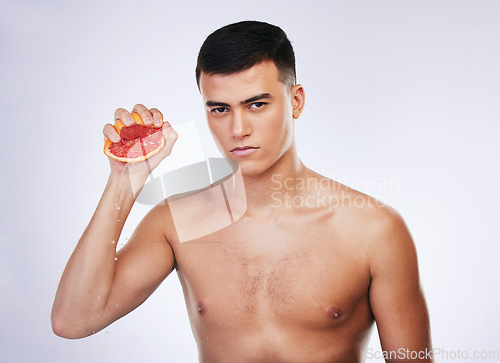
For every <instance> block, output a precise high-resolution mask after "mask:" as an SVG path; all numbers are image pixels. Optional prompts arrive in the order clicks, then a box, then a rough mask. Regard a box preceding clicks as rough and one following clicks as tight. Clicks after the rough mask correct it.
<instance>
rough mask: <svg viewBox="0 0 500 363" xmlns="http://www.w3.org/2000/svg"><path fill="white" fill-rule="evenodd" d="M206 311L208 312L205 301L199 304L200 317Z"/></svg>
mask: <svg viewBox="0 0 500 363" xmlns="http://www.w3.org/2000/svg"><path fill="white" fill-rule="evenodd" d="M206 310H207V306H206V305H205V303H204V302H203V301H201V300H200V301H199V302H198V313H199V314H200V315H203V314H204V313H205V311H206Z"/></svg>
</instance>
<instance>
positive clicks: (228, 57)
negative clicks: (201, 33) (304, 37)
mask: <svg viewBox="0 0 500 363" xmlns="http://www.w3.org/2000/svg"><path fill="white" fill-rule="evenodd" d="M263 61H272V62H273V63H274V64H275V65H276V68H278V71H279V80H280V81H281V82H283V83H285V84H290V85H295V83H296V73H295V55H294V53H293V47H292V44H291V43H290V40H289V39H288V37H287V36H286V34H285V32H284V31H283V30H282V29H281V28H279V27H277V26H275V25H271V24H268V23H264V22H260V21H241V22H238V23H234V24H229V25H226V26H224V27H222V28H220V29H218V30H216V31H215V32H213V33H212V34H210V35H209V36H208V37H207V39H206V40H205V42H204V43H203V45H202V46H201V49H200V52H199V53H198V62H197V65H196V83H197V84H198V88H199V87H200V75H201V72H203V73H205V74H209V75H212V74H225V75H230V74H234V73H238V72H241V71H244V70H247V69H250V68H252V67H253V66H254V65H256V64H259V63H261V62H263Z"/></svg>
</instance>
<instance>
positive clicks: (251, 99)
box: [205, 93, 272, 107]
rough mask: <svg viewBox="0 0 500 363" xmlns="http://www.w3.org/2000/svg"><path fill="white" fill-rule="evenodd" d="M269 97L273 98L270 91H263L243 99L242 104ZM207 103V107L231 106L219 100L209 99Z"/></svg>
mask: <svg viewBox="0 0 500 363" xmlns="http://www.w3.org/2000/svg"><path fill="white" fill-rule="evenodd" d="M269 98H272V96H271V94H270V93H261V94H259V95H257V96H253V97H250V98H247V99H246V100H244V101H241V102H240V104H242V105H244V104H247V103H252V102H255V101H258V100H262V99H269ZM205 104H206V105H207V107H215V106H218V107H231V106H230V105H229V103H225V102H218V101H207V102H206V103H205Z"/></svg>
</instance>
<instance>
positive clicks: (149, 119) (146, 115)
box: [132, 103, 153, 126]
mask: <svg viewBox="0 0 500 363" xmlns="http://www.w3.org/2000/svg"><path fill="white" fill-rule="evenodd" d="M132 112H135V113H137V114H138V115H139V116H141V119H142V122H143V123H144V125H146V126H152V125H153V115H152V114H151V112H150V111H149V110H148V109H147V108H146V106H144V105H141V104H140V103H139V104H137V105H135V106H134V108H133V109H132Z"/></svg>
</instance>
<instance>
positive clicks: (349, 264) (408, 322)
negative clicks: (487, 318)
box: [52, 22, 432, 363]
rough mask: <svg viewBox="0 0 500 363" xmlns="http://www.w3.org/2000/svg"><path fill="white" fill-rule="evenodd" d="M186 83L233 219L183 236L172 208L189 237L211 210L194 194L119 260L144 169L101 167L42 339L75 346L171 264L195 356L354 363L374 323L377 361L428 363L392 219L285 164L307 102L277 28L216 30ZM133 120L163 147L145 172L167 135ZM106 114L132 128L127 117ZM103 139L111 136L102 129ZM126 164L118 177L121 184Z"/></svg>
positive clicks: (155, 219)
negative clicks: (228, 167) (49, 330)
mask: <svg viewBox="0 0 500 363" xmlns="http://www.w3.org/2000/svg"><path fill="white" fill-rule="evenodd" d="M196 75H197V82H198V86H199V89H200V92H201V95H202V98H203V103H204V106H205V108H206V115H207V120H208V124H209V127H210V130H211V132H212V134H213V136H214V138H215V141H216V143H217V145H218V147H219V149H220V151H221V152H222V154H223V155H224V156H225V157H227V158H229V159H232V160H234V161H236V162H237V163H238V164H239V168H240V171H241V174H242V182H243V184H244V198H241V196H240V197H236V199H235V200H234V201H232V202H231V203H232V206H233V207H234V206H235V205H238V204H239V205H243V204H244V205H245V208H246V210H245V211H244V214H243V215H242V216H241V218H239V219H237V220H235V221H234V223H231V224H230V225H228V226H226V227H224V228H221V229H218V230H215V229H214V231H212V232H211V233H208V234H204V235H202V236H199V237H196V238H194V239H192V240H190V241H182V240H180V239H179V233H178V231H176V226H177V227H178V226H179V223H174V221H173V218H172V205H173V203H175V204H176V210H177V214H179V213H180V215H181V219H182V224H184V225H186V224H187V225H191V226H192V229H193V230H196V229H197V226H198V223H202V222H203V220H204V219H205V218H209V217H210V215H212V216H213V215H217V213H218V212H219V211H218V210H217V208H219V207H217V206H215V204H208V205H209V207H203V206H206V205H207V202H209V200H208V199H209V197H207V196H206V193H195V194H193V195H191V196H189V197H185V198H177V199H168V200H167V201H166V203H160V204H159V205H157V206H155V207H154V208H153V209H152V210H151V211H150V212H149V213H148V214H147V215H146V216H145V217H144V219H143V220H142V221H141V223H140V224H139V225H138V226H137V229H136V230H135V232H134V234H133V235H132V236H131V238H130V240H129V241H128V243H127V244H126V245H125V246H124V247H123V248H122V249H120V250H119V251H118V252H116V243H115V242H113V241H117V240H118V239H119V236H120V233H121V230H122V227H123V224H124V223H125V220H126V218H127V216H128V213H129V211H130V209H131V207H132V205H133V203H134V193H132V192H131V188H130V185H131V184H139V185H143V184H144V182H145V181H146V178H147V176H148V173H149V170H148V168H147V167H146V166H145V165H146V162H141V163H139V164H133V165H130V166H128V167H127V166H126V165H124V164H122V163H120V162H116V161H114V160H110V163H111V173H110V176H109V181H108V184H107V185H106V188H105V190H104V193H103V195H102V198H101V200H100V202H99V205H98V207H97V209H96V211H95V214H94V216H93V217H92V219H91V221H90V223H89V226H88V227H87V229H86V230H85V232H84V233H83V235H82V237H81V239H80V241H79V242H78V244H77V246H76V249H75V251H74V253H73V255H72V256H71V258H70V260H69V262H68V265H67V267H66V269H65V271H64V273H63V276H62V278H61V282H60V285H59V288H58V291H57V294H56V297H55V301H54V306H53V310H52V326H53V330H54V332H55V333H56V334H57V335H60V336H62V337H66V338H82V337H85V336H89V335H91V334H92V333H93V332H97V331H99V330H101V329H103V328H104V327H106V326H107V325H109V324H111V323H112V322H113V321H115V320H117V319H119V318H121V317H122V316H124V315H126V314H127V313H129V312H130V311H132V310H133V309H135V308H136V307H137V306H139V305H140V304H141V303H142V302H143V301H144V300H146V299H147V298H148V296H149V295H150V294H151V293H152V292H153V291H154V290H155V289H156V288H157V287H158V286H159V285H160V283H161V282H162V281H163V280H164V279H165V278H166V277H167V276H168V275H169V274H170V273H171V272H172V271H173V269H176V271H177V273H178V276H179V279H180V281H181V284H182V287H183V291H184V296H185V300H186V305H187V309H188V314H189V318H190V321H191V326H192V330H193V333H194V336H195V339H196V342H197V345H198V349H199V359H200V361H202V362H342V363H346V362H360V361H364V354H365V350H366V345H367V343H368V340H369V336H370V331H371V328H372V326H373V323H374V321H376V323H377V328H378V332H379V335H380V340H381V344H382V348H383V350H384V351H385V352H387V354H388V359H387V361H409V360H412V358H415V357H417V358H419V359H418V360H419V361H432V359H431V358H430V357H429V352H430V351H431V343H430V329H429V319H428V313H427V308H426V304H425V301H424V297H423V294H422V291H421V289H420V284H419V276H418V268H417V257H416V252H415V248H414V245H413V242H412V239H411V237H410V234H409V232H408V230H407V228H406V227H405V224H404V222H403V220H402V219H401V217H400V216H399V215H398V214H397V212H396V211H394V210H393V209H392V208H390V207H388V206H385V205H383V204H382V203H380V202H378V201H376V200H375V199H373V198H371V197H369V196H367V195H364V194H362V193H360V192H358V191H355V190H353V189H351V188H348V187H347V186H344V185H342V184H340V183H337V182H335V181H333V180H330V179H327V178H325V177H323V176H321V175H319V174H317V173H315V172H313V171H311V170H310V169H308V168H307V167H306V166H304V164H303V163H302V162H301V161H300V159H299V157H298V155H297V151H296V148H295V141H294V120H295V119H297V118H299V116H300V114H301V112H302V110H303V107H304V100H305V96H304V88H303V87H302V86H301V85H300V84H296V81H295V59H294V55H293V50H292V47H291V44H290V43H289V41H288V39H287V38H286V35H285V34H284V33H283V31H282V30H281V29H279V28H277V27H274V26H272V25H269V24H265V23H258V22H242V23H237V24H232V25H229V26H227V27H224V28H221V29H219V30H218V31H216V32H214V33H213V34H212V35H210V36H209V37H208V38H207V40H206V41H205V43H204V44H203V46H202V48H201V50H200V54H199V57H198V65H197V72H196ZM133 111H134V112H137V113H138V114H139V115H140V116H141V117H142V119H143V120H145V123H146V124H151V123H153V122H154V123H155V124H156V125H161V124H162V122H163V133H164V135H165V137H166V139H167V144H166V145H165V147H164V148H163V149H162V151H161V152H160V153H158V154H156V155H155V156H153V157H151V158H150V159H149V161H148V162H149V164H150V167H155V166H157V165H158V164H159V162H160V161H161V160H162V159H163V158H165V157H166V156H168V154H169V153H170V151H171V149H172V146H173V144H174V143H175V140H176V138H177V134H176V133H175V131H173V129H172V127H170V125H169V124H168V123H167V122H164V121H163V116H162V114H161V113H160V111H159V110H157V109H155V108H152V109H147V108H146V107H145V106H143V105H136V106H135V107H134V109H133ZM115 117H116V118H117V119H121V120H123V121H124V123H125V124H126V125H129V124H132V123H133V122H134V121H133V120H132V119H131V114H130V113H129V112H128V111H126V110H124V109H118V110H117V111H116V113H115ZM104 134H105V135H106V136H108V137H110V138H111V139H112V140H119V136H118V134H116V131H114V129H113V127H112V126H111V125H110V124H108V125H106V126H105V127H104ZM325 161H326V160H325ZM124 168H125V174H126V175H127V176H128V178H122V177H120V176H121V174H122V171H123V169H124ZM209 189H210V188H209ZM207 190H208V189H207ZM207 198H208V199H207ZM291 201H293V203H290V202H291ZM325 201H327V203H325ZM116 204H118V206H119V207H120V208H119V209H117V208H116ZM193 205H194V206H196V207H195V208H193V207H192V206H193ZM208 210H209V211H210V212H211V213H210V215H209V213H207V211H208ZM179 211H181V212H179ZM115 257H117V259H115ZM389 354H390V356H389Z"/></svg>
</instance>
